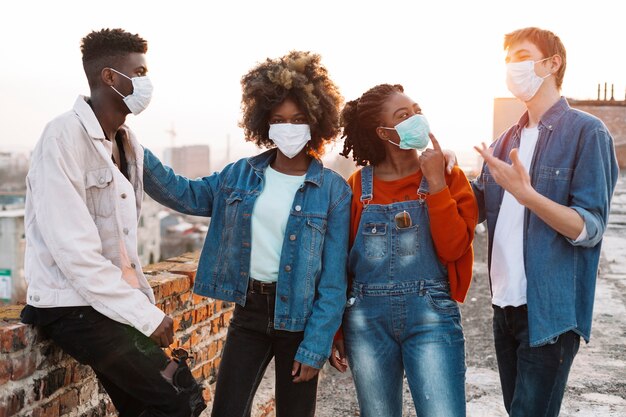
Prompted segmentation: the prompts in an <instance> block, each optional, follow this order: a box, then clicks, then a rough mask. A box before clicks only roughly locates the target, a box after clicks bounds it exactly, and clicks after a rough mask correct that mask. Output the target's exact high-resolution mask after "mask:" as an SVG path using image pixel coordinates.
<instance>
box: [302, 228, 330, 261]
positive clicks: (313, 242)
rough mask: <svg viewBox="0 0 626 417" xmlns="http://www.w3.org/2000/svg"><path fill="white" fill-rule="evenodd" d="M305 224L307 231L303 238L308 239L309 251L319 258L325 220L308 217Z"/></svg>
mask: <svg viewBox="0 0 626 417" xmlns="http://www.w3.org/2000/svg"><path fill="white" fill-rule="evenodd" d="M306 225H307V227H306V229H307V233H306V236H305V239H307V240H308V245H307V246H308V248H309V252H310V253H311V254H313V255H315V256H319V257H320V258H321V256H322V248H323V247H324V235H326V220H324V219H318V218H308V219H307V220H306ZM307 240H305V242H307Z"/></svg>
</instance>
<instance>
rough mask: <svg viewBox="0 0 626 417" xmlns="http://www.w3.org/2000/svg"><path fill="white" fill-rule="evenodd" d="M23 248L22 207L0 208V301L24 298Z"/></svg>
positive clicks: (11, 301)
mask: <svg viewBox="0 0 626 417" xmlns="http://www.w3.org/2000/svg"><path fill="white" fill-rule="evenodd" d="M25 248H26V241H25V238H24V208H19V209H12V210H0V302H10V303H16V302H18V301H20V302H25V300H26V281H25V280H24V250H25ZM7 277H8V278H7Z"/></svg>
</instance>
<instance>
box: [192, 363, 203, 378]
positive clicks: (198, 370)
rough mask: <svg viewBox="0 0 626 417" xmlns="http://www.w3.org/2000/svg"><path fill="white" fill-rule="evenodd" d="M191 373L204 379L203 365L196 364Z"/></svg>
mask: <svg viewBox="0 0 626 417" xmlns="http://www.w3.org/2000/svg"><path fill="white" fill-rule="evenodd" d="M191 375H193V377H194V378H196V379H202V366H196V367H195V368H193V369H192V370H191Z"/></svg>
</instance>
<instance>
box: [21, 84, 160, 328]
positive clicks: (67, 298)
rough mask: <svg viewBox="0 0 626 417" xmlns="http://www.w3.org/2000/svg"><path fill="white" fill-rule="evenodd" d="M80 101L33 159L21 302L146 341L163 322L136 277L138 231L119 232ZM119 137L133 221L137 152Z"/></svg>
mask: <svg viewBox="0 0 626 417" xmlns="http://www.w3.org/2000/svg"><path fill="white" fill-rule="evenodd" d="M86 100H87V98H86V97H83V96H79V97H78V99H77V100H76V103H75V104H74V108H73V110H71V111H69V112H67V113H65V114H63V115H61V116H59V117H57V118H56V119H54V120H53V121H51V122H50V123H48V125H47V126H46V128H45V129H44V132H43V134H42V136H41V138H40V139H39V142H38V143H37V146H36V147H35V150H34V151H33V154H32V158H31V166H30V170H29V172H28V177H27V179H26V183H27V184H26V185H27V191H26V214H25V217H26V218H25V225H26V255H25V262H24V264H25V276H26V281H27V282H28V292H27V296H26V297H27V300H26V301H27V303H28V304H29V305H32V306H34V307H41V308H46V307H70V306H86V305H90V306H92V307H93V308H94V309H96V310H97V311H99V312H100V313H102V314H104V315H105V316H107V317H109V318H111V319H112V320H115V321H118V322H120V323H124V324H128V325H130V326H133V327H135V328H136V329H138V330H139V331H140V332H142V333H143V334H145V335H146V336H149V335H151V334H152V333H153V332H154V331H155V330H156V328H157V327H158V326H159V324H160V323H161V321H162V320H163V317H164V315H165V314H164V313H163V312H162V311H161V310H160V309H159V308H157V307H156V306H155V305H154V303H155V300H154V294H153V292H152V289H151V288H150V284H149V283H148V281H147V280H146V278H145V276H144V275H143V272H142V270H141V264H140V262H139V257H138V255H137V242H136V238H134V236H136V233H130V234H129V233H128V230H129V228H132V231H133V232H134V231H135V230H136V227H137V223H136V222H133V223H134V224H126V225H124V224H121V223H122V218H123V216H121V214H120V206H121V204H122V201H123V200H122V199H126V198H127V197H128V196H127V195H126V194H125V193H123V192H120V191H118V186H117V184H116V175H115V174H116V171H115V170H117V168H116V167H115V165H114V164H113V161H112V160H111V157H110V153H109V152H108V151H107V150H106V148H105V146H104V144H103V141H104V140H105V135H104V132H103V131H102V128H101V127H100V123H99V122H98V119H97V118H96V116H95V114H94V112H93V110H92V109H91V107H90V106H89V104H88V103H87V101H86ZM122 129H124V130H125V131H126V132H127V135H126V136H127V137H128V139H129V140H128V141H126V144H125V150H126V159H127V160H128V171H129V178H130V182H131V184H132V185H133V188H134V192H135V200H136V215H137V217H136V220H137V221H138V219H139V212H140V209H141V201H142V198H143V149H142V147H141V146H140V145H139V144H138V142H137V140H136V139H135V137H134V134H133V133H132V132H131V131H130V129H128V128H127V127H125V126H123V127H122ZM117 178H119V177H117ZM131 209H132V207H131ZM129 235H130V236H132V237H129ZM121 241H123V242H124V244H125V247H126V249H127V252H128V257H129V258H130V261H131V262H132V266H133V267H134V268H136V274H137V278H138V283H137V287H138V288H133V287H132V286H131V285H129V284H128V283H127V282H126V281H125V280H124V279H123V278H122V271H121V269H120V268H121V257H120V242H121Z"/></svg>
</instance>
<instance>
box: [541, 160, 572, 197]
mask: <svg viewBox="0 0 626 417" xmlns="http://www.w3.org/2000/svg"><path fill="white" fill-rule="evenodd" d="M573 173H574V170H573V169H571V168H558V167H549V166H545V165H544V166H541V167H540V168H539V177H538V179H537V184H536V186H535V189H536V190H537V192H539V193H540V194H542V195H544V196H546V197H548V198H549V199H551V200H553V201H556V202H557V203H560V204H568V199H569V191H570V182H571V181H572V175H573Z"/></svg>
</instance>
